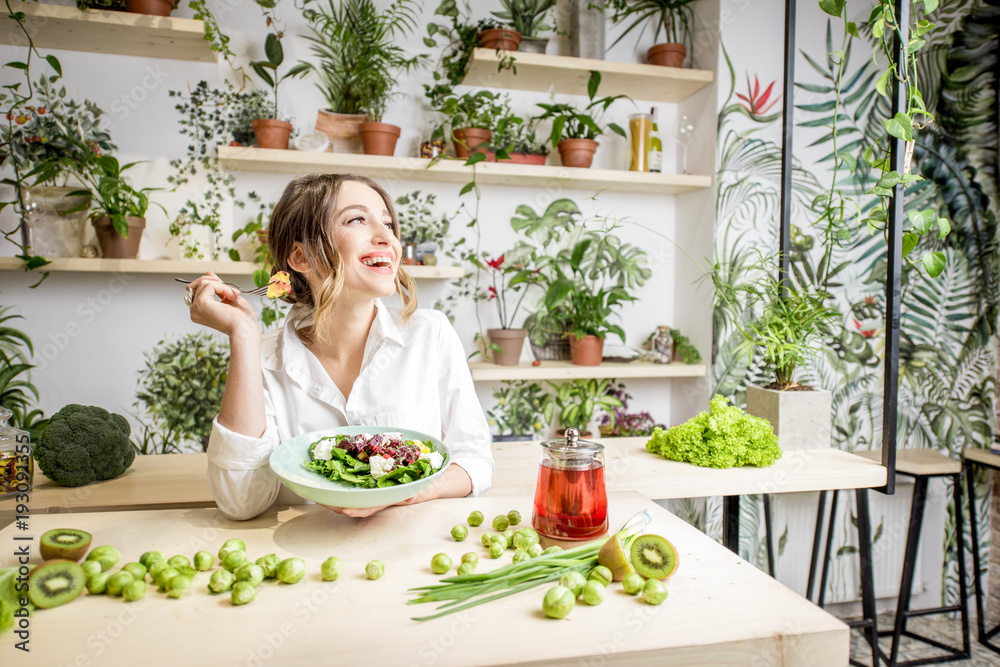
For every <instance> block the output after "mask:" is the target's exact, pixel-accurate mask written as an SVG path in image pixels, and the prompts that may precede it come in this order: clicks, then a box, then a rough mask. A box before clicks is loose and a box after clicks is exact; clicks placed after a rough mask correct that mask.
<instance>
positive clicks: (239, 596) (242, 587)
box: [230, 581, 257, 604]
mask: <svg viewBox="0 0 1000 667" xmlns="http://www.w3.org/2000/svg"><path fill="white" fill-rule="evenodd" d="M230 595H231V596H232V601H233V604H247V603H250V602H253V599H254V598H255V597H257V589H256V588H255V587H254V586H252V585H251V584H250V582H248V581H238V582H236V583H235V584H233V590H232V593H231V594H230Z"/></svg>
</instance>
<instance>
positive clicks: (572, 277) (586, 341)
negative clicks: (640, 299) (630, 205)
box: [545, 231, 635, 366]
mask: <svg viewBox="0 0 1000 667" xmlns="http://www.w3.org/2000/svg"><path fill="white" fill-rule="evenodd" d="M614 251H615V248H614V243H613V242H611V241H609V239H608V235H607V234H602V233H600V232H594V231H588V232H586V233H585V234H584V235H583V236H582V237H581V238H580V239H579V240H578V241H576V243H574V244H573V245H572V246H570V247H568V248H564V249H562V250H560V251H559V253H558V254H557V255H556V256H555V258H554V259H553V260H552V261H551V262H550V263H549V266H550V267H551V269H552V270H553V272H554V279H552V280H551V282H549V285H548V289H547V290H546V292H545V307H546V308H548V309H555V308H557V307H558V308H560V309H561V310H562V312H563V314H564V315H563V316H564V318H565V322H566V324H567V325H568V326H569V349H570V358H571V359H572V361H573V363H574V364H576V365H579V366H598V365H600V363H601V357H602V354H603V351H604V339H605V338H606V337H607V335H608V334H609V333H613V334H615V335H617V336H618V337H619V338H621V339H622V342H625V331H624V330H623V329H622V328H621V327H620V326H618V325H617V324H612V323H611V322H610V318H611V317H612V315H614V314H615V313H616V311H618V310H620V308H621V306H622V304H624V303H627V302H629V301H634V300H635V297H634V296H632V295H631V294H629V292H628V289H627V287H626V286H625V285H622V284H619V283H618V282H616V281H614V280H613V279H611V264H612V262H613V259H612V255H613V253H614Z"/></svg>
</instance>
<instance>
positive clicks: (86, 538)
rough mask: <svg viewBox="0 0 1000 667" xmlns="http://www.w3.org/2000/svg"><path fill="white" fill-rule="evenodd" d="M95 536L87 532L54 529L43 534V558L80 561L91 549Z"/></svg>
mask: <svg viewBox="0 0 1000 667" xmlns="http://www.w3.org/2000/svg"><path fill="white" fill-rule="evenodd" d="M93 539H94V538H93V536H92V535H91V534H90V533H88V532H87V531H85V530H77V529H75V528H54V529H52V530H49V531H46V532H44V533H42V539H41V542H40V551H41V552H42V558H44V559H45V560H52V559H53V558H59V559H62V560H71V561H78V560H80V559H81V558H83V556H84V554H86V553H87V549H89V548H90V543H91V541H92V540H93Z"/></svg>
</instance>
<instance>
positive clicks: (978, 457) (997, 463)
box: [965, 447, 1000, 653]
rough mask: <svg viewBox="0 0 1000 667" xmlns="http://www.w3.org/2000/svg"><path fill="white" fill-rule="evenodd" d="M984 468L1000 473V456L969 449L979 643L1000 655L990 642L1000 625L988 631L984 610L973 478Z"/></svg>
mask: <svg viewBox="0 0 1000 667" xmlns="http://www.w3.org/2000/svg"><path fill="white" fill-rule="evenodd" d="M977 465H978V466H982V467H984V468H987V469H988V470H998V471H1000V454H994V453H993V452H991V451H990V450H988V449H976V448H974V447H969V448H968V449H966V450H965V484H966V486H967V487H968V489H969V530H970V532H971V535H972V567H973V570H974V572H973V581H974V582H975V585H976V628H977V630H978V631H979V643H980V644H982V645H983V646H985V647H986V648H988V649H990V650H992V651H993V652H995V653H1000V646H997V645H996V644H994V643H993V642H992V641H990V640H991V639H992V638H993V637H994V636H995V635H996V634H997V633H998V632H1000V625H997V626H996V627H994V628H993V629H992V630H987V629H986V614H985V611H984V610H983V607H984V603H983V599H984V593H985V591H984V590H983V583H982V572H983V569H982V564H981V563H980V561H979V523H978V521H977V519H976V482H975V478H974V477H973V475H972V473H973V467H974V466H977Z"/></svg>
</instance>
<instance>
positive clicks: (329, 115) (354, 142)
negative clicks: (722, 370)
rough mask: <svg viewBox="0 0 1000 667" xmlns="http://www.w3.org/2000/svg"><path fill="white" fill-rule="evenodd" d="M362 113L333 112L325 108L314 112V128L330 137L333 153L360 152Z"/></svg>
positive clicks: (363, 118)
mask: <svg viewBox="0 0 1000 667" xmlns="http://www.w3.org/2000/svg"><path fill="white" fill-rule="evenodd" d="M363 122H365V115H364V114H363V113H353V114H352V113H334V112H332V111H327V110H326V109H320V110H319V111H317V112H316V129H317V130H319V131H320V132H322V133H323V134H325V135H326V136H328V137H330V150H331V151H333V152H334V153H360V152H361V150H362V145H361V124H362V123H363Z"/></svg>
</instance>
